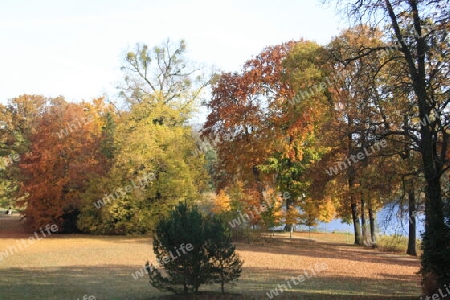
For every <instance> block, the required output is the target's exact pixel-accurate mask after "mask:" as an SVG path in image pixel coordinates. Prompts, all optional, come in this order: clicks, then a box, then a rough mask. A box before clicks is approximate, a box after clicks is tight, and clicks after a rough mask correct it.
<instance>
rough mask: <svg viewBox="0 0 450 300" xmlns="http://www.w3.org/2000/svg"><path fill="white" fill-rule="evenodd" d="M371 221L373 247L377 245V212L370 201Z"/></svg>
mask: <svg viewBox="0 0 450 300" xmlns="http://www.w3.org/2000/svg"><path fill="white" fill-rule="evenodd" d="M368 210H369V223H370V238H371V240H372V247H373V248H375V247H376V245H377V239H376V228H375V214H374V213H373V208H372V203H371V202H369V209H368Z"/></svg>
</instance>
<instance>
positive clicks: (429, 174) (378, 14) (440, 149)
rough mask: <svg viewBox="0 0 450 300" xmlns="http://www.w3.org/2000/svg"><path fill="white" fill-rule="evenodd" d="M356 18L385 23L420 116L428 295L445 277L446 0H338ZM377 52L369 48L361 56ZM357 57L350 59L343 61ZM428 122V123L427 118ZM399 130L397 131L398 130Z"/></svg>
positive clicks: (449, 234)
mask: <svg viewBox="0 0 450 300" xmlns="http://www.w3.org/2000/svg"><path fill="white" fill-rule="evenodd" d="M343 3H345V5H347V6H348V10H347V11H348V12H349V15H351V16H352V17H354V18H355V20H358V21H368V22H371V21H372V22H373V23H374V24H377V25H379V24H382V25H386V26H385V29H384V33H385V38H386V39H390V40H392V41H393V42H395V43H396V44H397V45H398V49H399V52H400V53H401V55H400V56H399V57H398V59H399V60H400V61H402V62H403V63H404V64H405V66H406V68H407V72H408V77H409V83H410V84H411V87H412V89H413V94H412V95H411V104H412V105H413V107H414V108H415V109H416V112H417V116H418V118H419V120H421V121H422V122H421V124H420V129H419V136H418V143H419V145H420V147H419V148H420V151H419V152H420V154H421V159H422V168H423V171H424V176H425V181H426V193H425V194H426V203H425V204H426V205H425V219H426V222H425V233H424V235H423V251H424V252H423V255H422V268H421V274H422V278H423V281H422V283H423V286H424V292H425V293H426V294H433V293H434V292H436V291H437V290H438V288H439V287H442V286H443V285H444V284H445V283H448V282H449V280H450V273H449V271H448V269H446V268H445V267H442V266H446V265H449V264H450V262H448V259H449V255H448V251H449V248H450V246H449V245H450V228H449V227H448V226H446V224H445V218H446V217H445V215H444V205H443V201H442V192H443V190H442V186H441V178H442V176H443V174H444V173H445V172H446V171H447V170H448V160H447V156H446V155H447V151H448V150H447V149H448V144H449V134H448V126H449V119H448V118H446V117H445V115H446V111H447V110H448V104H449V101H448V86H449V82H448V64H449V61H448V49H449V40H448V30H449V26H450V25H449V15H450V11H449V6H448V1H446V0H441V1H434V0H433V1H431V0H423V1H422V0H399V1H391V0H384V1H370V0H369V1H343ZM376 50H381V49H376V48H372V47H369V48H367V51H366V52H365V53H363V54H361V55H360V56H362V55H367V54H368V53H372V52H373V51H376ZM357 58H358V57H350V58H349V60H353V59H357ZM428 120H429V121H428ZM400 134H401V133H400Z"/></svg>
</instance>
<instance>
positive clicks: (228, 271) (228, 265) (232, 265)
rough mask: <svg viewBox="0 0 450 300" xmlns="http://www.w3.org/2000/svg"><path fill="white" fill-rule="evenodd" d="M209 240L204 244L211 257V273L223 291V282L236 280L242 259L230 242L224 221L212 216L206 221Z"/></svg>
mask: <svg viewBox="0 0 450 300" xmlns="http://www.w3.org/2000/svg"><path fill="white" fill-rule="evenodd" d="M208 225H209V226H208V231H209V240H208V242H207V244H206V248H207V252H208V254H209V256H210V259H211V264H212V266H211V275H212V280H213V282H215V283H220V287H221V292H222V293H225V284H226V283H230V282H232V281H234V280H237V279H238V278H239V277H240V276H241V273H242V265H243V263H244V262H243V261H242V260H241V259H240V257H239V255H238V254H237V253H236V251H235V250H236V246H234V245H233V244H232V243H231V231H230V229H229V227H228V226H226V225H225V223H224V222H223V221H222V220H221V219H220V218H218V217H217V216H213V217H211V218H210V220H209V222H208Z"/></svg>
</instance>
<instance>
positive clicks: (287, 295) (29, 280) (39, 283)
mask: <svg viewBox="0 0 450 300" xmlns="http://www.w3.org/2000/svg"><path fill="white" fill-rule="evenodd" d="M136 271H138V270H136V269H133V268H131V267H130V268H127V267H123V266H118V265H109V266H102V267H86V266H73V267H47V268H32V269H22V268H3V269H1V275H2V276H0V299H23V300H28V299H30V300H31V299H33V300H34V299H58V300H59V299H67V300H69V299H78V298H79V299H82V297H83V296H84V295H94V296H95V297H96V299H97V300H102V299H103V300H105V299H108V300H115V299H117V300H119V299H120V300H124V299H130V300H131V299H133V300H134V299H135V300H141V299H142V300H143V299H268V296H267V295H266V292H269V291H270V290H272V289H275V288H276V287H277V286H278V284H280V285H281V284H286V283H287V280H288V278H290V277H291V276H298V275H300V274H302V272H303V271H302V270H300V271H298V274H292V270H290V271H289V272H290V273H288V271H285V270H272V271H270V272H268V271H267V270H266V269H261V268H244V271H243V273H242V277H241V278H240V280H239V281H238V282H237V283H236V284H234V286H232V287H231V288H230V286H229V285H228V286H226V289H227V292H228V294H226V295H220V294H219V293H217V291H219V287H218V285H204V286H202V287H201V288H200V290H201V293H200V294H198V295H194V296H192V297H191V298H189V297H187V296H186V295H182V296H175V295H171V294H169V293H163V292H160V291H158V290H156V289H154V288H153V287H151V286H150V284H149V282H148V278H147V276H146V275H145V274H144V273H142V274H144V276H143V277H140V278H139V279H134V278H133V276H132V275H131V274H132V273H135V272H136ZM408 279H411V280H408ZM412 279H413V278H412V276H411V278H399V279H395V278H388V279H368V278H347V277H332V276H322V275H319V276H317V277H312V278H310V279H307V280H305V281H304V282H302V283H299V284H297V285H294V284H292V282H291V286H292V288H290V289H287V290H285V291H283V292H280V291H279V296H276V299H317V300H319V299H355V300H356V299H365V300H369V299H370V300H371V299H386V300H387V299H404V300H406V299H418V296H416V295H418V294H419V293H420V291H419V288H418V287H417V280H412Z"/></svg>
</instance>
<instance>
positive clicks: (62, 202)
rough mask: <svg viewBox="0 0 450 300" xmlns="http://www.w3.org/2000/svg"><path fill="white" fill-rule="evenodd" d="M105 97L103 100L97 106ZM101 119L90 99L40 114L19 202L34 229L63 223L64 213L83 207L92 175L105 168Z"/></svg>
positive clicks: (24, 163) (24, 161)
mask: <svg viewBox="0 0 450 300" xmlns="http://www.w3.org/2000/svg"><path fill="white" fill-rule="evenodd" d="M101 101H102V100H99V99H97V100H96V102H95V103H96V105H97V106H101ZM100 123H101V121H99V114H98V111H96V110H95V109H94V107H93V106H90V104H87V103H80V104H75V103H67V102H65V101H64V100H62V99H59V100H58V101H57V102H53V103H52V104H51V105H48V106H46V107H45V109H44V110H43V113H42V115H40V116H39V118H36V119H35V126H36V130H35V132H34V133H32V134H31V135H30V136H29V141H30V149H29V151H28V153H26V154H25V155H24V156H23V159H22V161H21V164H20V169H21V173H22V177H23V178H24V180H23V185H22V188H21V195H22V196H23V197H24V200H23V201H21V202H20V203H19V204H21V205H22V206H24V207H25V216H26V217H27V222H28V223H29V225H30V226H31V227H32V228H38V227H39V226H41V225H43V224H47V223H48V222H53V221H54V222H56V223H57V225H58V226H59V225H62V219H63V215H64V214H65V213H69V212H70V211H71V210H73V209H77V208H78V207H79V205H80V199H79V197H80V193H82V192H83V191H84V189H85V187H86V184H87V183H88V182H89V176H90V175H92V174H94V173H99V172H101V170H102V165H100V163H99V161H100V154H99V147H100V138H101V131H100V130H101V126H99V125H101V124H100Z"/></svg>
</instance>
